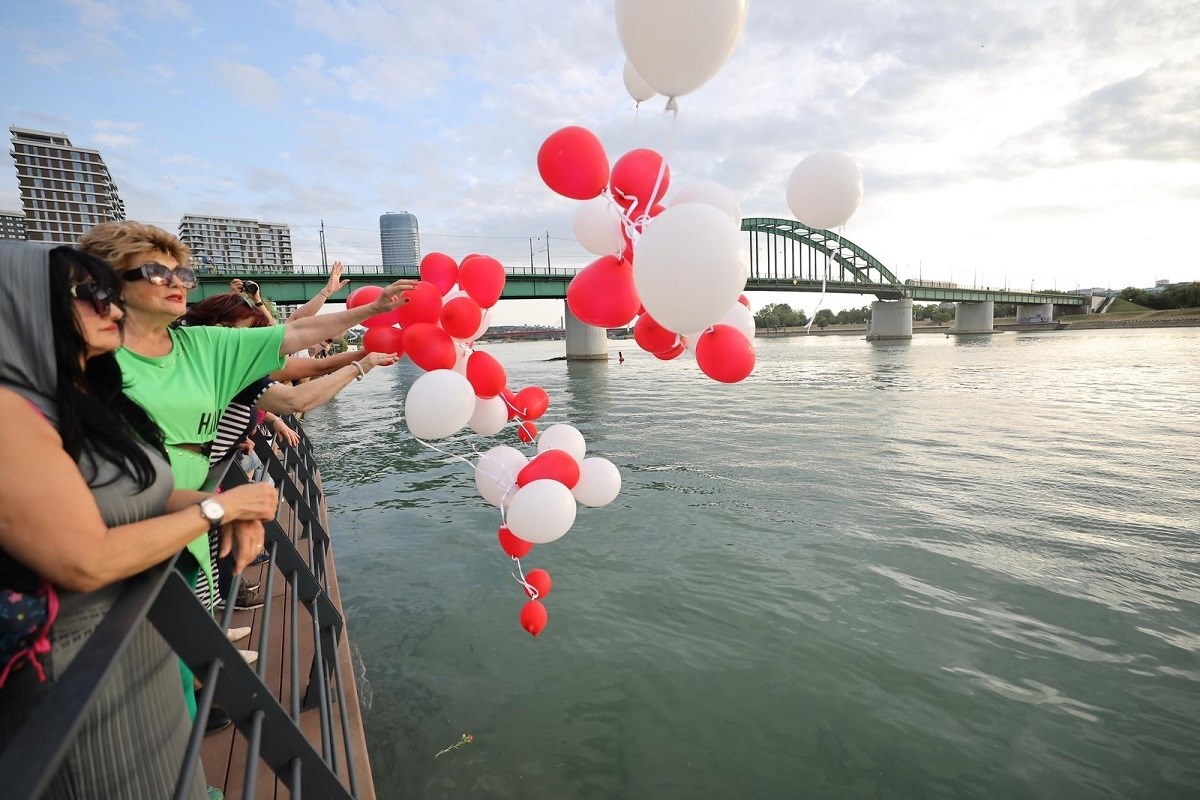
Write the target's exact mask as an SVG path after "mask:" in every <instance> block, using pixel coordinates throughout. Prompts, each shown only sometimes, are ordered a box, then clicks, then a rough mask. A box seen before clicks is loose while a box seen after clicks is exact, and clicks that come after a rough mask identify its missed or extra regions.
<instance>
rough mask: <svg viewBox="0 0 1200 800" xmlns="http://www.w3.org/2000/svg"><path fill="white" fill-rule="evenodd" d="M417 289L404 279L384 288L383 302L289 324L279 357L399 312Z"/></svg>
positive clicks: (377, 301)
mask: <svg viewBox="0 0 1200 800" xmlns="http://www.w3.org/2000/svg"><path fill="white" fill-rule="evenodd" d="M416 285H417V282H416V281H414V280H413V279H411V278H401V279H400V280H398V281H396V282H395V283H393V284H390V285H389V286H386V287H384V290H383V294H381V295H379V299H378V300H376V301H375V302H374V303H370V304H368V305H365V306H359V307H358V308H350V309H347V310H345V311H342V312H339V313H337V314H318V315H317V316H315V317H305V318H304V319H298V320H294V321H292V322H289V323H288V324H287V325H285V326H284V328H285V332H284V334H283V344H282V345H280V347H279V355H281V356H285V355H287V354H288V353H294V352H296V351H297V350H302V349H304V348H306V347H310V346H312V345H314V344H316V343H317V342H320V341H322V340H324V339H336V338H337V337H339V336H341V335H342V334H343V333H345V332H346V330H348V329H349V328H350V327H351V326H352V325H357V324H358V323H360V322H362V321H363V320H364V319H366V318H367V317H373V316H375V315H376V314H386V313H388V312H389V311H393V310H395V309H396V308H398V307H400V306H402V305H404V304H406V303H407V302H408V296H407V295H403V294H402V293H403V292H407V291H408V290H409V289H411V288H413V287H414V286H416ZM355 374H357V373H355Z"/></svg>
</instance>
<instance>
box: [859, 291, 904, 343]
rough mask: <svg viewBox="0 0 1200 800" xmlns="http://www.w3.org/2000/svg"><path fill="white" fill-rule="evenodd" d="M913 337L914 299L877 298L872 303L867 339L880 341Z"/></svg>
mask: <svg viewBox="0 0 1200 800" xmlns="http://www.w3.org/2000/svg"><path fill="white" fill-rule="evenodd" d="M911 338H912V300H911V299H909V298H907V297H906V298H904V299H903V300H876V301H875V302H873V303H871V319H870V320H869V321H868V322H867V341H868V342H878V341H887V340H895V339H911Z"/></svg>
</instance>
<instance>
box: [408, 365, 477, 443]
mask: <svg viewBox="0 0 1200 800" xmlns="http://www.w3.org/2000/svg"><path fill="white" fill-rule="evenodd" d="M474 413H475V390H474V389H472V388H471V383H470V382H469V381H468V380H467V379H466V378H465V377H463V376H462V375H459V374H458V373H457V372H455V371H454V370H451V369H435V370H433V371H432V372H426V373H425V374H424V375H422V376H421V377H419V378H417V379H416V380H415V381H413V384H412V386H410V387H409V389H408V396H407V397H405V398H404V421H405V422H406V423H408V430H409V432H410V433H412V435H413V436H415V437H417V438H418V439H443V438H445V437H447V436H452V435H453V434H455V433H458V432H459V431H460V430H462V427H463V426H464V425H466V424H467V422H468V421H469V420H470V419H471V415H472V414H474Z"/></svg>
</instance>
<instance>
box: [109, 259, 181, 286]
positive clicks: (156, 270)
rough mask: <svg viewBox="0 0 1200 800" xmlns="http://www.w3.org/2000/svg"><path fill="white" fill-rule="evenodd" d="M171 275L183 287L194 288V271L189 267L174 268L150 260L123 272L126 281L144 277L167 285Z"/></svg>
mask: <svg viewBox="0 0 1200 800" xmlns="http://www.w3.org/2000/svg"><path fill="white" fill-rule="evenodd" d="M172 275H174V276H175V280H177V281H179V285H180V286H182V287H183V288H185V289H195V288H196V272H195V271H194V270H193V269H192V268H191V267H176V268H175V269H171V268H170V267H166V266H163V265H162V264H159V263H158V262H155V261H151V262H149V263H146V264H142V265H141V266H140V267H138V268H137V269H130V270H126V271H125V273H124V276H125V280H127V281H140V280H142V279H143V278H145V279H146V280H148V281H150V282H151V283H153V284H154V285H155V286H169V285H170V283H171V276H172Z"/></svg>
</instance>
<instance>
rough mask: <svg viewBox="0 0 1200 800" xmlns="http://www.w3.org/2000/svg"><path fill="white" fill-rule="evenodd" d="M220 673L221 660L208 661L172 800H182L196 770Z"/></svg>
mask: <svg viewBox="0 0 1200 800" xmlns="http://www.w3.org/2000/svg"><path fill="white" fill-rule="evenodd" d="M220 674H221V660H220V659H219V658H214V659H213V660H212V661H211V662H209V665H208V669H207V670H206V671H205V673H204V688H203V689H202V690H201V691H200V700H199V701H198V702H197V703H196V720H195V722H193V723H192V732H191V733H190V734H189V735H188V744H187V751H186V755H184V757H183V768H182V769H180V771H179V780H178V781H177V782H176V783H175V794H173V795H172V797H173V798H174V800H182V798H183V797H184V795H186V794H187V792H188V784H189V783H191V781H192V775H193V774H195V772H196V763H197V762H198V761H199V760H200V746H201V745H202V744H204V729H205V727H206V726H207V724H208V714H209V712H210V711H212V704H213V695H215V694H216V691H217V680H218V678H219V677H220Z"/></svg>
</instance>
